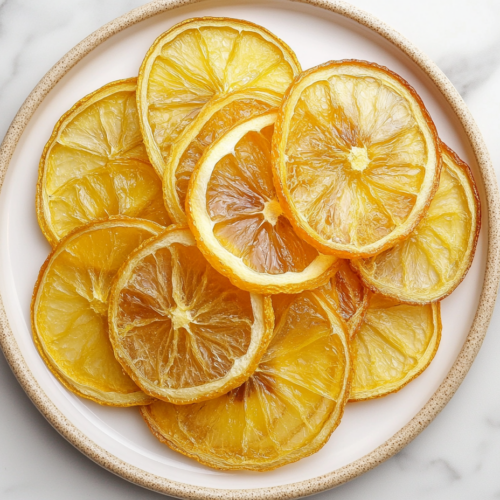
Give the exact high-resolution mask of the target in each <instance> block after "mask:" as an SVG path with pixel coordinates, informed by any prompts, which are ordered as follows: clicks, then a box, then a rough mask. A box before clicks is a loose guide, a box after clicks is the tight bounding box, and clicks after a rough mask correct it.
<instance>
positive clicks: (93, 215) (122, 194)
mask: <svg viewBox="0 0 500 500" xmlns="http://www.w3.org/2000/svg"><path fill="white" fill-rule="evenodd" d="M136 86H137V85H136V78H129V79H128V80H120V81H117V82H112V83H109V84H108V85H105V86H104V87H101V88H100V89H98V90H96V91H95V92H93V93H92V94H89V95H87V96H86V97H84V98H83V99H81V100H80V101H78V102H77V103H76V104H75V105H74V106H73V107H72V108H71V109H70V110H69V111H68V112H67V113H65V114H64V115H63V116H62V117H61V119H60V120H59V121H58V122H57V124H56V126H55V127H54V131H53V132H52V136H51V137H50V139H49V142H48V143H47V145H46V146H45V149H44V151H43V154H42V157H41V159H40V167H39V174H38V175H39V177H38V185H37V196H36V207H37V216H38V222H39V224H40V227H41V229H42V231H43V233H44V234H45V236H46V238H47V239H48V240H49V242H50V244H51V245H52V246H54V245H55V244H56V243H57V242H58V241H59V240H60V239H61V238H63V237H64V236H65V235H66V234H68V233H69V232H70V231H72V230H73V229H75V228H76V227H80V226H82V225H85V224H87V223H88V222H90V221H93V220H97V219H101V218H106V217H109V216H111V215H127V216H129V217H140V218H143V219H148V220H152V221H154V222H157V223H158V224H161V225H163V226H167V225H168V224H170V218H169V216H168V214H167V211H166V210H165V206H164V204H163V199H162V189H161V179H159V178H158V175H157V174H156V172H155V170H154V169H153V167H152V166H151V164H150V163H149V159H148V156H147V153H146V149H145V148H144V144H143V141H142V136H141V131H140V128H139V121H138V117H137V107H136V102H135V99H136V96H135V91H136Z"/></svg>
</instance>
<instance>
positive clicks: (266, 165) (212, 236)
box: [186, 111, 337, 293]
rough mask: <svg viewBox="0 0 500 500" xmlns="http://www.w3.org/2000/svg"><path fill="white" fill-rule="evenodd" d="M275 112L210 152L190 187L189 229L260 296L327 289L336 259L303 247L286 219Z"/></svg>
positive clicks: (213, 259) (224, 269) (233, 132)
mask: <svg viewBox="0 0 500 500" xmlns="http://www.w3.org/2000/svg"><path fill="white" fill-rule="evenodd" d="M275 120H276V112H273V111H269V112H267V113H264V114H262V115H259V116H256V117H253V118H250V119H248V120H245V121H243V122H240V123H239V124H237V125H236V126H235V127H233V128H232V129H230V130H229V132H227V133H226V134H225V135H223V136H222V137H220V138H219V139H218V140H217V141H216V142H214V143H213V144H212V145H211V147H210V148H208V149H207V150H206V151H205V154H204V155H203V156H202V158H201V159H200V161H199V162H198V164H197V166H196V168H195V171H194V173H193V176H192V178H191V181H190V186H189V192H188V198H187V203H186V210H187V217H188V223H189V226H190V227H191V229H192V231H193V234H194V236H195V238H196V240H197V243H198V246H199V248H200V250H201V251H202V252H203V254H204V255H205V256H206V258H207V259H208V260H209V262H210V263H211V264H212V265H213V266H214V267H215V268H216V269H217V270H218V271H219V272H220V273H222V274H224V275H225V276H227V277H228V278H229V279H230V280H231V281H232V282H233V283H234V284H235V285H236V286H238V287H240V288H243V289H244V290H250V291H252V292H256V293H298V292H301V291H302V290H306V289H312V288H317V287H318V286H320V285H323V284H325V283H326V282H327V281H328V279H329V278H330V277H331V276H332V274H333V273H334V272H335V270H336V262H337V258H336V257H334V256H331V255H322V254H320V253H319V252H318V251H317V250H316V249H315V248H313V247H312V246H311V245H309V244H308V243H306V242H305V241H303V240H302V239H301V238H299V236H297V234H296V233H295V231H294V230H293V227H292V225H291V224H290V222H289V221H288V219H287V218H286V217H285V216H284V214H283V211H282V209H281V206H280V203H279V201H278V199H277V196H276V190H275V188H274V184H273V179H272V166H271V137H272V134H273V125H274V121H275Z"/></svg>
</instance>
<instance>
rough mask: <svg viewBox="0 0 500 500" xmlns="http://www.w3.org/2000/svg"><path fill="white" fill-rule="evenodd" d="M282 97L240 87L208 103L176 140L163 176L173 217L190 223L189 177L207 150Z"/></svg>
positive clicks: (166, 199) (275, 103)
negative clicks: (187, 196)
mask: <svg viewBox="0 0 500 500" xmlns="http://www.w3.org/2000/svg"><path fill="white" fill-rule="evenodd" d="M281 98H282V96H281V95H280V94H277V93H274V92H270V91H269V92H260V91H258V90H255V89H249V90H238V91H235V92H231V93H230V94H227V95H222V96H221V97H219V98H214V99H212V100H211V101H210V103H209V104H207V105H206V106H205V107H204V108H203V110H202V111H201V112H200V114H199V115H198V116H197V117H196V119H195V120H194V121H193V122H191V124H190V125H189V126H188V127H186V129H185V130H184V132H183V133H182V134H181V135H180V136H179V138H178V140H177V141H176V142H175V144H174V146H173V148H172V153H171V155H170V157H169V159H168V161H167V166H166V168H165V174H164V176H163V196H164V200H165V206H166V207H167V209H168V212H169V214H170V216H171V217H172V219H173V220H175V221H176V222H177V223H178V224H187V219H186V214H185V211H184V209H185V208H184V207H185V205H186V195H187V190H188V183H189V179H190V178H191V174H192V173H193V170H194V167H195V166H196V164H197V163H198V160H199V159H200V158H201V156H202V154H203V152H204V151H205V149H207V147H208V146H210V144H212V143H213V142H214V141H215V140H216V139H218V138H219V137H221V136H222V135H224V134H225V133H226V132H227V131H228V130H229V129H230V128H231V127H232V126H234V125H235V124H236V123H237V122H239V121H241V120H244V119H248V118H250V117H252V116H255V115H258V114H262V113H263V112H265V111H268V110H270V109H271V108H275V107H277V106H279V105H280V103H281Z"/></svg>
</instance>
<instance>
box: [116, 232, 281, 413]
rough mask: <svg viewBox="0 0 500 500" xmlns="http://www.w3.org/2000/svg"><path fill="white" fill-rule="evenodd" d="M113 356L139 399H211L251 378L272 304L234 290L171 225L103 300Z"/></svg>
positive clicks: (263, 347) (267, 337) (268, 327)
mask: <svg viewBox="0 0 500 500" xmlns="http://www.w3.org/2000/svg"><path fill="white" fill-rule="evenodd" d="M109 325H110V339H111V342H112V344H113V347H114V350H115V355H116V356H117V359H118V360H119V361H120V362H121V364H122V365H123V367H124V369H125V370H126V371H127V373H128V374H129V375H130V376H131V377H132V378H133V379H134V380H135V382H136V383H137V384H138V385H139V387H141V388H142V390H143V391H144V392H146V393H147V394H150V395H151V396H154V397H156V398H159V399H163V400H165V401H170V402H173V403H177V404H188V403H194V402H199V401H204V400H206V399H212V398H215V397H217V396H219V395H221V394H224V393H226V392H228V391H229V390H231V389H234V388H235V387H238V386H239V385H240V384H242V383H243V382H244V381H245V380H247V379H248V377H249V376H250V375H251V374H252V373H253V371H254V370H255V368H256V367H257V364H258V362H259V360H260V358H261V356H262V355H263V354H264V351H265V350H266V347H267V345H268V344H269V341H270V339H271V335H272V331H273V325H274V317H273V311H272V305H271V300H270V298H269V297H262V296H260V295H256V294H250V293H248V292H244V291H243V290H239V289H238V288H236V287H235V286H234V285H232V284H231V283H230V282H229V280H228V279H227V278H225V277H223V276H221V275H220V274H219V273H218V272H216V271H215V270H214V269H213V268H212V267H211V266H210V264H209V263H208V262H207V261H206V260H205V258H204V257H203V255H202V254H201V252H200V251H199V250H198V249H197V248H196V243H195V240H194V238H193V236H192V235H191V233H190V231H189V230H188V229H186V228H180V227H177V226H171V229H167V230H166V231H165V232H163V233H162V234H160V235H159V236H158V237H156V238H154V239H151V240H149V241H148V242H147V244H145V245H143V246H142V247H141V248H139V249H138V250H137V251H136V252H134V253H133V254H132V255H131V256H130V257H129V259H128V260H127V263H126V264H125V265H124V266H123V267H122V269H121V270H120V272H119V273H118V275H117V277H116V280H115V283H114V285H113V290H112V292H111V296H110V308H109Z"/></svg>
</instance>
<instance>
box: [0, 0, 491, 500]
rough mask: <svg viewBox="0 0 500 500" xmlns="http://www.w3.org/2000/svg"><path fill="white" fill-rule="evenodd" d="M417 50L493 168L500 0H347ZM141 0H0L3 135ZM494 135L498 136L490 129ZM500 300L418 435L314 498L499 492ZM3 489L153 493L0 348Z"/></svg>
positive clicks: (79, 495) (27, 495)
mask: <svg viewBox="0 0 500 500" xmlns="http://www.w3.org/2000/svg"><path fill="white" fill-rule="evenodd" d="M351 1H352V3H353V4H355V5H357V6H359V7H361V8H363V9H365V10H367V11H369V12H371V13H373V14H375V15H376V16H378V17H379V18H381V19H383V20H384V21H385V22H387V23H388V24H390V25H392V26H393V27H394V28H396V29H397V30H398V31H400V32H401V33H403V35H405V36H406V37H407V38H409V39H410V40H412V41H413V42H414V43H415V44H417V45H418V46H419V47H420V48H421V49H423V50H424V51H425V52H426V53H427V54H428V55H429V56H430V57H431V58H432V59H433V60H434V61H435V62H436V63H437V64H438V65H439V66H440V67H441V68H442V69H443V70H444V72H445V73H446V74H447V75H448V76H449V78H450V79H451V81H452V82H453V83H454V84H455V86H456V87H457V89H458V90H459V92H460V93H461V94H462V96H463V97H464V99H465V101H466V102H467V104H468V105H469V107H470V109H471V111H472V114H473V115H474V117H475V118H476V120H477V122H478V124H479V127H480V128H481V130H482V132H483V134H484V137H485V139H486V142H487V144H488V147H489V149H490V153H491V155H492V158H493V162H494V164H495V165H497V166H498V169H500V140H499V139H500V119H499V118H498V117H499V116H500V90H499V89H500V31H499V29H498V25H499V22H500V1H499V0H475V1H474V2H472V0H419V1H418V2H416V1H411V2H410V1H409V0H351ZM143 3H144V1H143V0H71V1H68V0H3V1H2V0H0V110H1V113H0V137H3V135H4V134H5V132H6V131H7V128H8V126H9V124H10V122H11V120H12V119H13V118H14V115H15V113H16V111H17V109H18V108H19V106H20V105H21V104H22V102H23V100H24V99H25V98H26V96H27V95H28V94H29V92H30V91H31V90H32V88H33V87H34V86H35V85H36V83H37V82H38V80H39V79H40V78H41V77H42V76H43V74H44V73H45V72H46V71H47V70H48V69H49V68H50V67H51V66H52V64H54V63H55V62H56V61H57V60H58V59H59V58H60V57H61V56H63V55H64V54H65V53H66V52H67V51H68V50H69V49H70V48H72V47H73V46H74V45H75V44H76V43H77V42H79V41H80V40H81V39H82V38H84V37H85V36H87V35H88V34H89V33H91V32H92V31H93V30H95V29H97V28H98V27H100V26H101V25H102V24H104V23H105V22H107V21H109V20H111V19H113V18H114V17H116V16H118V15H120V14H123V13H125V12H127V11H128V10H130V9H132V8H134V7H136V6H139V5H141V4H143ZM495 139H496V140H495ZM499 327H500V307H497V311H496V313H495V315H494V317H493V320H492V323H491V325H490V329H489V333H488V335H487V337H486V340H485V343H484V345H483V348H482V350H481V351H480V353H479V355H478V358H477V360H476V362H475V363H474V365H473V366H472V368H471V370H470V373H469V375H468V376H467V378H466V380H465V382H464V383H463V384H462V386H461V387H460V389H459V390H458V392H457V394H456V395H455V397H454V398H453V399H452V400H451V402H450V403H449V404H448V406H447V407H446V408H445V409H444V411H443V412H442V413H441V414H440V415H439V416H438V417H437V418H436V420H435V421H434V422H433V423H432V424H431V425H430V426H429V428H428V429H426V430H425V431H424V432H423V433H422V434H421V435H420V436H419V437H417V439H415V441H414V442H412V443H411V444H410V445H409V446H407V447H406V448H405V449H404V450H403V451H402V452H401V453H399V454H398V455H396V456H395V457H393V458H392V459H390V460H388V461H387V462H386V463H384V464H383V465H381V466H379V467H378V468H376V469H375V470H373V471H371V472H369V473H367V474H365V475H364V476H362V477H360V478H358V479H356V480H354V481H352V482H350V483H348V484H346V485H344V486H342V487H339V488H337V489H335V490H332V491H328V492H325V493H322V494H320V495H318V496H317V498H318V500H319V499H320V498H321V499H322V500H323V499H325V500H326V499H327V498H328V499H340V498H342V499H343V500H358V499H366V498H370V499H372V500H378V499H386V498H389V497H395V498H402V499H405V500H413V499H425V500H427V499H440V500H441V499H448V498H453V499H456V500H461V499H464V500H465V499H467V500H468V499H481V500H483V499H484V500H486V499H495V498H498V499H500V475H499V472H500V471H499V465H500V363H498V361H497V358H498V355H499V354H500V335H498V334H497V331H498V330H499ZM0 401H1V406H0V408H1V410H0V443H1V444H0V498H1V499H2V500H18V499H19V500H31V499H36V500H39V499H40V500H43V499H49V498H50V499H51V500H59V499H63V498H64V499H66V498H72V499H73V500H80V499H81V500H83V499H87V498H95V499H101V498H106V499H109V500H113V499H120V500H126V499H132V498H134V499H139V498H140V499H153V498H158V499H159V498H162V497H161V496H160V495H158V494H156V493H152V492H148V491H145V490H143V489H141V488H138V487H136V486H134V485H131V484H129V483H127V482H125V481H123V480H122V479H120V478H117V477H115V476H113V475H112V474H110V473H108V472H107V471H105V470H103V469H101V468H100V467H99V466H97V465H95V464H93V463H92V462H91V461H90V460H88V459H87V458H85V457H84V456H83V455H81V454H80V453H79V452H78V451H76V450H75V449H74V448H73V447H72V446H71V445H70V444H68V443H67V442H66V441H64V439H63V438H61V437H60V436H59V435H58V434H57V433H56V431H54V430H53V429H52V427H51V426H50V425H49V424H48V423H47V422H46V421H45V420H44V418H43V417H42V416H41V415H40V414H39V413H38V411H37V410H36V408H35V407H34V406H33V405H32V404H31V402H30V401H29V400H28V398H27V397H26V395H25V394H24V392H23V390H22V389H21V387H20V386H19V385H18V383H17V381H16V380H15V378H14V376H13V375H12V373H11V371H10V369H9V367H8V365H7V363H6V361H5V359H4V358H3V357H2V356H1V355H0Z"/></svg>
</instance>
